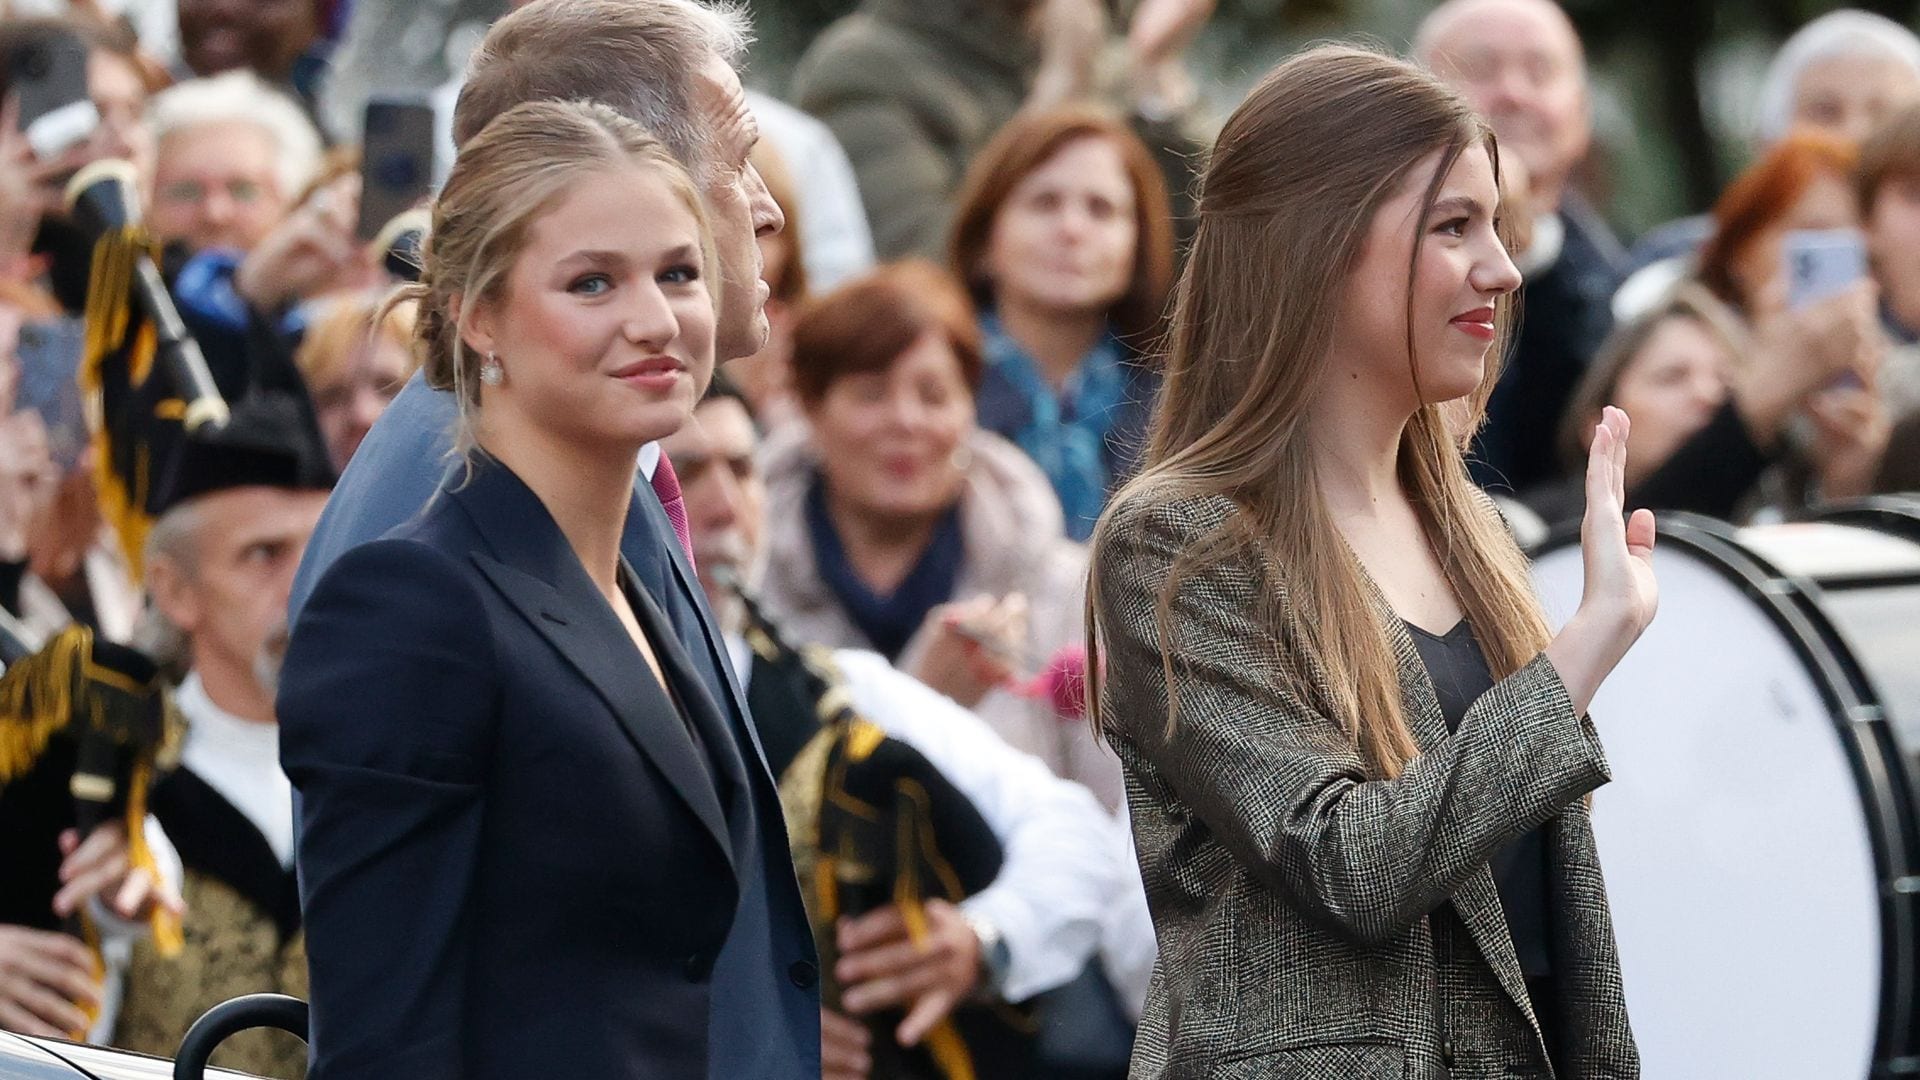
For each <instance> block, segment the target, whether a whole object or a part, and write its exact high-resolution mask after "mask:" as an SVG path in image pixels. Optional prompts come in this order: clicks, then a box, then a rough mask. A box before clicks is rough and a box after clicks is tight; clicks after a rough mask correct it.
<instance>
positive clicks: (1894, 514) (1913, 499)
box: [1812, 495, 1920, 543]
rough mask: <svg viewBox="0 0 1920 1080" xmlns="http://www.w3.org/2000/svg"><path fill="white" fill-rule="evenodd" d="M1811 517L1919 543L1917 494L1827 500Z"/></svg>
mask: <svg viewBox="0 0 1920 1080" xmlns="http://www.w3.org/2000/svg"><path fill="white" fill-rule="evenodd" d="M1812 520H1814V521H1820V522H1828V523H1831V524H1835V525H1857V526H1859V527H1861V528H1864V529H1873V530H1875V531H1876V532H1885V533H1892V534H1893V535H1895V536H1899V537H1902V538H1904V539H1907V540H1912V541H1914V542H1915V543H1920V495H1874V496H1871V497H1869V498H1865V499H1849V500H1847V501H1845V502H1836V503H1828V504H1826V505H1825V506H1822V507H1820V508H1819V509H1817V510H1816V511H1815V512H1814V514H1813V517H1812Z"/></svg>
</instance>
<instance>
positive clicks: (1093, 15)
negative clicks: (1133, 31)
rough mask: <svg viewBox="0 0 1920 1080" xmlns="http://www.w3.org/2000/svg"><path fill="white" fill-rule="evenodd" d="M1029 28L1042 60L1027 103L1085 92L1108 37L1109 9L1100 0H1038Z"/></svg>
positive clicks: (1040, 104) (1037, 105)
mask: <svg viewBox="0 0 1920 1080" xmlns="http://www.w3.org/2000/svg"><path fill="white" fill-rule="evenodd" d="M1028 32H1029V33H1030V34H1031V35H1032V36H1033V38H1034V40H1035V42H1036V43H1038V45H1039V46H1040V64H1039V68H1038V69H1037V70H1036V71H1035V72H1034V76H1033V83H1032V86H1031V89H1029V90H1028V91H1027V100H1026V107H1027V108H1029V109H1045V108H1051V107H1052V106H1054V105H1058V104H1060V103H1062V102H1065V101H1071V100H1073V99H1074V98H1077V97H1080V96H1081V95H1083V94H1085V93H1086V92H1087V90H1088V88H1089V87H1091V86H1092V85H1093V76H1094V66H1095V63H1096V61H1098V59H1099V56H1100V49H1101V47H1102V46H1103V45H1105V44H1106V40H1107V12H1106V8H1104V7H1102V6H1101V4H1100V0H1038V2H1037V3H1036V4H1034V7H1033V14H1032V15H1031V16H1029V18H1028Z"/></svg>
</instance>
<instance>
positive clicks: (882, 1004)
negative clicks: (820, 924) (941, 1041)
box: [833, 900, 980, 1046]
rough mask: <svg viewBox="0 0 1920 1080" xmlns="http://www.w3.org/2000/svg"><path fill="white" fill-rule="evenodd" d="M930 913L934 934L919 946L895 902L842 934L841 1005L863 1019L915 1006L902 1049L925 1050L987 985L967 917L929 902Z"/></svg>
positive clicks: (837, 972) (837, 968)
mask: <svg viewBox="0 0 1920 1080" xmlns="http://www.w3.org/2000/svg"><path fill="white" fill-rule="evenodd" d="M925 912H926V917H927V937H926V940H925V941H922V942H920V943H919V944H915V943H914V941H913V940H912V938H910V937H909V936H908V934H907V920H906V917H905V916H903V915H902V914H901V913H900V909H899V907H897V906H895V905H892V904H889V905H887V906H886V907H883V908H880V909H879V910H877V911H870V912H868V913H867V914H865V915H862V916H860V917H859V918H857V919H843V920H841V923H840V927H839V931H838V934H839V938H838V940H839V945H840V962H839V963H837V964H835V965H834V968H833V975H834V978H835V979H837V980H839V982H840V985H841V986H842V987H843V988H844V989H843V990H842V992H841V994H840V1003H841V1004H842V1005H843V1006H845V1007H846V1010H847V1011H848V1012H850V1013H852V1014H854V1015H855V1016H862V1015H865V1014H867V1013H870V1012H878V1011H879V1010H881V1009H892V1008H905V1009H907V1018H906V1019H905V1020H902V1021H901V1022H900V1027H899V1029H898V1030H897V1031H896V1032H895V1033H894V1034H895V1038H897V1039H898V1040H899V1042H900V1045H901V1046H915V1045H918V1044H919V1042H920V1040H921V1039H922V1038H924V1037H926V1034H927V1032H929V1031H931V1030H933V1026H934V1025H935V1024H937V1023H939V1022H940V1021H942V1020H944V1019H946V1017H947V1014H948V1013H950V1012H952V1011H953V1009H954V1006H956V1005H958V1004H960V1003H961V1002H963V1001H965V1000H967V998H968V996H969V995H971V994H972V993H973V992H974V990H976V989H978V988H979V986H980V939H979V938H978V937H975V936H974V933H973V927H971V926H969V925H967V920H966V917H965V916H963V915H961V914H960V909H959V908H957V907H954V906H953V905H952V904H949V903H947V902H946V901H944V900H928V901H927V902H926V906H925Z"/></svg>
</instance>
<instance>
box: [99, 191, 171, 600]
mask: <svg viewBox="0 0 1920 1080" xmlns="http://www.w3.org/2000/svg"><path fill="white" fill-rule="evenodd" d="M142 253H145V254H148V255H150V256H152V257H154V258H156V259H157V258H158V257H159V252H158V250H157V249H156V248H155V245H154V244H153V242H152V240H151V239H149V238H148V237H147V235H146V233H145V232H143V231H142V230H140V229H137V228H125V229H119V230H115V231H111V232H108V233H107V234H105V235H104V236H102V237H100V239H99V240H98V241H97V242H95V244H94V245H93V268H92V271H91V273H90V275H89V277H88V280H87V303H86V310H85V316H86V343H85V351H84V353H83V354H82V356H81V363H80V387H81V389H82V390H83V391H85V392H86V394H87V400H88V402H89V404H90V407H89V409H88V414H89V417H90V419H91V421H92V424H93V448H94V482H95V485H96V487H97V488H98V491H99V496H100V513H101V516H102V517H104V518H105V519H106V520H107V521H108V523H109V524H111V525H112V526H113V530H114V534H115V535H116V536H118V537H119V539H120V549H121V553H122V554H123V555H125V556H126V559H127V570H128V574H129V576H131V577H132V578H133V581H134V584H136V585H137V584H139V583H140V581H141V579H142V575H143V572H144V569H145V568H144V566H143V560H142V556H143V555H144V554H145V551H146V543H147V530H148V529H150V528H151V527H152V525H153V521H152V519H151V518H149V517H148V516H147V513H146V499H147V487H148V477H147V471H148V462H147V457H146V452H145V447H144V446H142V447H139V448H138V450H137V451H136V454H135V460H134V469H133V473H134V475H133V477H132V478H131V479H129V478H126V477H122V476H121V475H120V473H119V471H118V470H117V469H116V468H115V467H114V453H113V451H114V449H115V446H116V443H115V440H116V438H135V437H136V436H135V434H134V433H133V432H121V433H119V434H118V435H117V436H116V434H115V432H114V431H113V426H112V424H110V423H109V422H108V421H109V419H110V418H109V417H107V416H106V413H105V405H104V399H103V393H104V389H105V386H106V375H107V373H106V365H107V363H108V361H109V360H111V359H112V357H113V356H114V354H115V353H118V352H120V351H121V350H122V349H123V348H124V349H125V350H126V358H125V359H126V364H127V374H126V387H127V391H128V393H131V392H133V391H134V390H137V389H139V388H140V387H141V386H142V385H143V384H145V383H146V381H147V376H148V375H150V374H151V373H152V371H153V359H154V353H155V344H156V339H155V337H154V331H153V325H152V324H151V323H150V322H148V321H146V320H144V319H142V320H140V322H139V325H138V326H137V327H134V326H132V323H133V321H134V311H133V272H134V264H135V259H136V256H138V255H139V254H142ZM130 329H131V330H132V331H133V334H132V340H131V341H129V340H128V331H129V330H130Z"/></svg>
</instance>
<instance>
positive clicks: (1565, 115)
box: [1414, 0, 1625, 490]
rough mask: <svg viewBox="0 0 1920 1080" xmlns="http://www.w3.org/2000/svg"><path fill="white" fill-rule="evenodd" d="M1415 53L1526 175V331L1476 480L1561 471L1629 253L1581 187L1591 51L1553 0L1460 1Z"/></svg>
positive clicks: (1536, 477) (1427, 29)
mask: <svg viewBox="0 0 1920 1080" xmlns="http://www.w3.org/2000/svg"><path fill="white" fill-rule="evenodd" d="M1414 52H1415V54H1416V55H1417V56H1418V57H1419V59H1420V60H1421V62H1423V63H1425V64H1427V65H1428V66H1429V67H1431V68H1432V69H1433V71H1434V72H1435V73H1436V74H1438V75H1439V76H1440V77H1441V78H1443V79H1446V80H1447V81H1448V82H1450V83H1452V84H1453V85H1454V86H1455V87H1457V88H1458V89H1459V90H1460V92H1461V93H1463V94H1465V95H1466V96H1467V99H1468V100H1469V101H1471V102H1472V103H1473V105H1474V107H1475V108H1477V109H1479V110H1480V112H1481V113H1482V114H1483V115H1484V116H1486V118H1487V119H1488V121H1490V122H1491V123H1492V124H1493V129H1494V132H1495V134H1497V135H1498V136H1499V138H1500V150H1501V153H1502V155H1503V156H1504V157H1505V158H1506V159H1507V160H1508V161H1515V160H1517V161H1518V163H1519V164H1520V165H1521V166H1523V167H1524V172H1525V174H1526V177H1527V186H1526V189H1525V197H1526V205H1527V207H1528V208H1529V209H1530V211H1531V212H1532V214H1533V215H1534V223H1533V242H1532V244H1531V245H1530V246H1529V247H1528V249H1527V251H1525V252H1522V253H1519V255H1518V258H1517V260H1516V261H1518V262H1519V263H1520V266H1521V269H1522V270H1523V271H1524V272H1525V274H1526V277H1527V283H1526V285H1525V286H1524V287H1523V288H1522V289H1521V290H1520V293H1519V303H1520V310H1521V323H1520V334H1519V340H1518V341H1517V342H1516V343H1515V346H1514V350H1513V355H1512V356H1511V357H1510V358H1509V360H1508V362H1507V365H1508V366H1507V370H1506V372H1505V373H1504V374H1503V375H1502V376H1501V378H1500V385H1499V386H1498V387H1497V388H1496V389H1495V390H1494V395H1493V400H1492V401H1491V402H1490V403H1489V404H1488V416H1487V426H1486V428H1485V430H1484V431H1483V432H1482V433H1481V442H1480V452H1479V454H1478V455H1476V459H1475V461H1474V463H1473V464H1474V469H1475V474H1476V479H1478V480H1479V481H1480V482H1481V483H1482V484H1486V485H1506V486H1509V487H1511V488H1512V489H1515V490H1524V489H1525V488H1527V487H1529V486H1531V485H1533V484H1535V483H1537V482H1539V481H1543V480H1547V479H1551V478H1552V477H1553V476H1555V475H1556V474H1557V473H1558V472H1559V467H1558V465H1559V462H1558V457H1557V453H1556V450H1555V448H1554V437H1555V433H1556V432H1558V431H1559V429H1560V417H1561V414H1562V413H1563V412H1564V411H1565V410H1566V405H1567V399H1568V397H1569V396H1570V395H1571V394H1572V393H1573V388H1574V385H1575V384H1576V383H1578V382H1579V381H1580V376H1581V373H1582V372H1584V371H1585V370H1586V367H1587V363H1588V361H1589V360H1591V359H1592V357H1593V353H1594V351H1595V350H1596V349H1597V348H1598V347H1599V345H1600V341H1601V339H1602V338H1604V337H1605V336H1606V334H1607V331H1608V330H1609V329H1610V328H1611V324H1612V318H1611V316H1610V315H1609V308H1608V303H1609V301H1610V300H1611V298H1612V296H1613V290H1614V289H1615V288H1616V287H1617V286H1618V285H1619V283H1620V276H1621V271H1622V268H1623V265H1624V262H1625V253H1624V252H1623V251H1622V250H1621V247H1620V242H1619V241H1618V240H1617V239H1616V238H1615V237H1614V235H1613V233H1612V231H1611V230H1610V229H1608V227H1607V225H1606V223H1605V222H1604V221H1602V220H1601V218H1600V216H1599V214H1597V213H1596V212H1595V211H1594V209H1593V207H1592V206H1590V205H1588V203H1587V202H1586V200H1585V199H1583V198H1582V197H1581V196H1580V194H1579V193H1578V192H1577V191H1575V190H1574V189H1573V187H1572V177H1573V173H1574V170H1575V169H1576V168H1577V167H1578V166H1579V164H1580V162H1581V161H1582V160H1583V159H1584V158H1585V157H1586V156H1587V147H1588V144H1589V143H1590V142H1591V141H1592V137H1593V124H1592V116H1591V107H1590V102H1589V99H1588V88H1587V69H1586V57H1585V54H1584V52H1583V50H1582V49H1581V47H1580V38H1579V36H1578V35H1577V34H1576V33H1575V32H1574V28H1573V23H1572V22H1571V21H1570V20H1569V19H1568V18H1567V15H1566V12H1564V11H1562V10H1561V9H1560V7H1559V5H1557V4H1555V3H1553V2H1552V0H1451V2H1449V3H1446V4H1442V5H1441V6H1440V7H1438V8H1436V9H1435V10H1434V11H1433V13H1432V14H1430V15H1428V16H1427V19H1426V21H1425V22H1424V23H1422V24H1421V26H1420V30H1419V32H1418V34H1417V35H1416V36H1415V39H1414Z"/></svg>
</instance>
